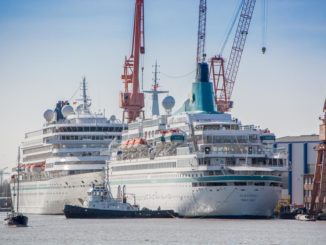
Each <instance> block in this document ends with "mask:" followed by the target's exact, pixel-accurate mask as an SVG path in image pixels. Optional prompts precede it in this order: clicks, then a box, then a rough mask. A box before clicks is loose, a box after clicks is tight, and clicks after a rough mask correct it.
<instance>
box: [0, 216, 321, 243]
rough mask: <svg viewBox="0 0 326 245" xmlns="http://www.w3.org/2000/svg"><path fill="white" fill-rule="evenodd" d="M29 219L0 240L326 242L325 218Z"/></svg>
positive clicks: (2, 231)
mask: <svg viewBox="0 0 326 245" xmlns="http://www.w3.org/2000/svg"><path fill="white" fill-rule="evenodd" d="M4 217H5V213H0V218H1V221H2V220H3V218H4ZM29 225H30V226H29V227H28V228H9V227H6V226H4V225H0V244H1V245H6V244H8V245H9V244H10V245H21V244H24V245H29V244H33V245H41V244H42V245H43V244H56V245H57V244H69V245H74V244H87V245H90V244H105V245H107V244H117V245H120V244H259V245H260V244H264V245H265V244H273V245H277V244H289V245H291V244H293V245H300V244H304V245H307V244H314V245H319V244H320V245H321V244H323V245H324V244H326V242H325V241H326V221H319V222H303V221H301V222H300V221H296V220H231V219H119V220H108V219H106V220H96V219H93V220H76V219H73V220H72V219H71V220H67V219H66V218H65V217H64V216H44V215H43V216H42V215H29Z"/></svg>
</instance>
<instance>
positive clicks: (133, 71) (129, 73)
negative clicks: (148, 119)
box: [120, 0, 145, 122]
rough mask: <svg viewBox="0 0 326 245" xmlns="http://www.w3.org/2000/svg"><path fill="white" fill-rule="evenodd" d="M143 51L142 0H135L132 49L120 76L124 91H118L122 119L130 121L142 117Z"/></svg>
mask: <svg viewBox="0 0 326 245" xmlns="http://www.w3.org/2000/svg"><path fill="white" fill-rule="evenodd" d="M144 53H145V29H144V0H136V2H135V16H134V28H133V38H132V49H131V54H130V56H129V58H127V57H125V63H124V70H123V74H122V76H121V79H122V80H123V83H124V91H123V92H121V93H120V108H122V109H123V116H122V120H123V121H125V120H127V121H128V122H132V121H134V120H135V119H136V118H137V117H140V116H142V117H144V111H143V107H144V93H142V92H140V89H139V64H140V56H141V55H143V54H144ZM130 87H131V88H130Z"/></svg>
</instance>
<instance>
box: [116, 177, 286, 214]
mask: <svg viewBox="0 0 326 245" xmlns="http://www.w3.org/2000/svg"><path fill="white" fill-rule="evenodd" d="M117 189H118V186H117V185H113V184H111V190H112V192H113V195H114V196H116V195H117ZM126 190H127V193H133V194H135V195H136V201H137V204H139V205H140V207H141V208H142V207H146V208H149V209H157V208H158V207H160V208H161V209H172V210H174V211H175V212H177V213H179V214H180V215H181V216H187V217H243V216H248V217H250V216H252V217H271V216H272V215H273V211H274V208H275V206H276V204H277V202H278V200H279V198H280V195H281V187H274V186H223V187H217V186H212V187H192V186H191V184H190V185H189V184H184V183H182V184H180V183H177V184H164V185H161V184H151V185H126ZM129 198H130V199H129ZM129 198H128V201H129V202H133V198H132V197H129Z"/></svg>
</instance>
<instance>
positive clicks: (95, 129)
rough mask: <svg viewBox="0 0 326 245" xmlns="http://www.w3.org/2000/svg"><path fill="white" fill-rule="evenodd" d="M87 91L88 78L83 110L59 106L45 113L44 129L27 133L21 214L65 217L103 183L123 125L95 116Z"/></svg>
mask: <svg viewBox="0 0 326 245" xmlns="http://www.w3.org/2000/svg"><path fill="white" fill-rule="evenodd" d="M86 91H87V90H86V81H85V78H84V79H83V82H82V86H81V92H82V96H81V99H80V101H81V103H79V105H78V106H77V107H75V108H74V107H73V106H71V105H70V103H69V102H68V101H59V102H58V103H57V105H56V108H55V110H47V111H45V113H44V118H45V120H46V122H45V124H44V125H43V127H42V129H40V130H37V131H32V132H28V133H26V134H25V139H24V141H23V142H22V144H21V146H20V155H21V157H20V161H19V166H20V167H19V170H20V176H21V178H22V180H21V182H20V211H21V212H23V213H34V214H63V208H64V205H65V204H80V203H83V201H84V200H85V199H86V198H87V190H88V189H89V187H90V186H92V184H96V183H102V181H103V169H104V167H105V162H106V161H107V160H108V154H107V153H108V146H109V144H110V142H111V141H112V140H113V139H114V140H116V141H119V140H120V139H121V131H122V129H123V124H122V123H121V121H119V120H117V119H116V118H115V116H111V118H110V119H107V118H106V117H105V116H104V115H103V114H95V113H91V111H90V99H89V98H88V96H87V94H86ZM16 176H17V175H16V174H14V175H13V176H12V180H11V193H15V190H14V189H15V188H16V184H15V183H16V178H17V177H16ZM12 198H13V203H15V202H16V197H15V196H13V197H12Z"/></svg>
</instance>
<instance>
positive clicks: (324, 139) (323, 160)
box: [309, 100, 326, 214]
mask: <svg viewBox="0 0 326 245" xmlns="http://www.w3.org/2000/svg"><path fill="white" fill-rule="evenodd" d="M320 120H321V121H322V124H321V125H320V126H319V140H320V143H319V145H318V147H317V162H316V166H315V173H314V178H313V183H312V191H311V204H310V208H309V213H310V214H316V213H320V212H322V210H323V209H325V208H326V100H325V102H324V115H323V117H320Z"/></svg>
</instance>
